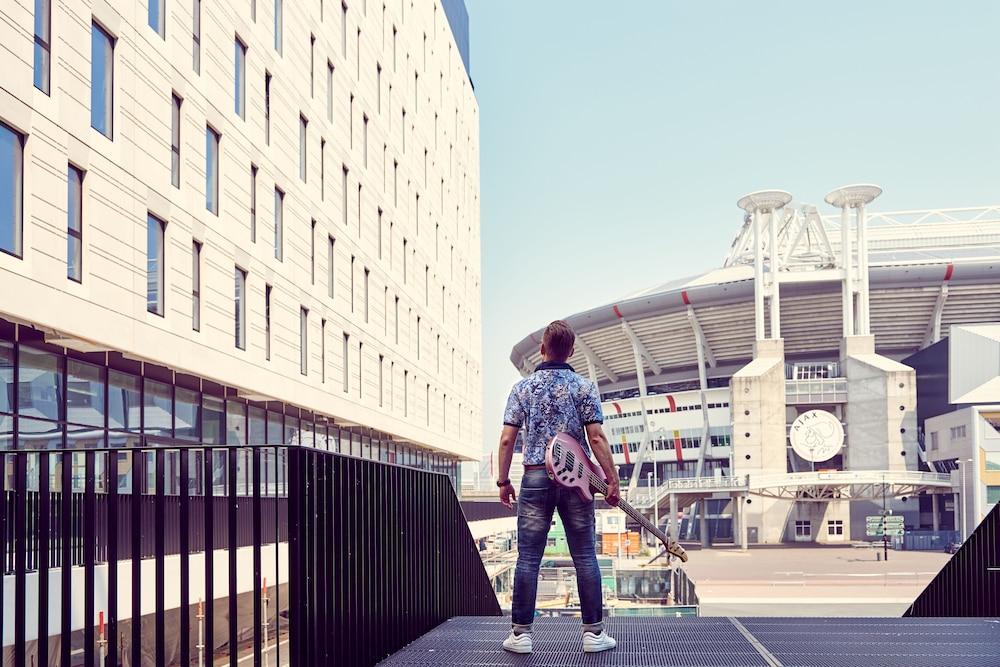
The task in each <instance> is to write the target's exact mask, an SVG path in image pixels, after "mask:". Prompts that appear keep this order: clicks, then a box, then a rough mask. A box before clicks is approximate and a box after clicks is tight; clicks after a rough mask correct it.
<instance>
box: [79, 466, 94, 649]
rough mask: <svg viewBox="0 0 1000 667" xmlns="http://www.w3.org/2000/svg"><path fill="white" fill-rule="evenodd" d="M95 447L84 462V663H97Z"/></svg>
mask: <svg viewBox="0 0 1000 667" xmlns="http://www.w3.org/2000/svg"><path fill="white" fill-rule="evenodd" d="M96 455H97V453H96V452H95V451H94V450H88V451H86V452H84V455H83V457H84V463H83V473H84V475H83V535H82V536H81V538H82V541H83V664H84V667H94V665H95V663H96V662H97V657H96V656H95V655H94V645H95V644H94V617H95V616H96V614H95V613H94V609H95V607H96V604H95V601H94V593H95V591H94V589H95V583H94V582H95V578H94V567H95V560H96V555H97V491H96V488H95V486H96V479H95V478H96V470H95V465H94V458H95V457H96Z"/></svg>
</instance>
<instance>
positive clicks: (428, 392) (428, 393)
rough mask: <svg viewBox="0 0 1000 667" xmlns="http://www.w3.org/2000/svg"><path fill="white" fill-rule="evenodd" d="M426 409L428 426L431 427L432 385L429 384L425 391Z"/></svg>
mask: <svg viewBox="0 0 1000 667" xmlns="http://www.w3.org/2000/svg"><path fill="white" fill-rule="evenodd" d="M424 408H425V410H426V412H427V425H428V426H430V425H431V385H430V383H429V382H428V383H427V385H426V388H425V390H424Z"/></svg>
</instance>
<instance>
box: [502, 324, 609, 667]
mask: <svg viewBox="0 0 1000 667" xmlns="http://www.w3.org/2000/svg"><path fill="white" fill-rule="evenodd" d="M575 341H576V335H575V334H574V333H573V330H572V329H571V328H570V326H569V325H568V324H567V323H566V322H564V321H562V320H556V321H555V322H553V323H552V324H550V325H549V326H548V327H546V328H545V334H544V335H543V336H542V347H541V354H542V363H541V364H539V365H538V367H537V368H536V369H535V372H534V373H532V374H531V375H530V376H528V377H527V378H524V379H523V380H521V381H520V382H518V383H517V384H516V385H514V388H513V389H512V390H511V392H510V397H509V398H508V399H507V409H506V410H505V411H504V426H503V432H502V433H501V435H500V457H499V458H500V477H499V478H498V479H497V486H498V487H499V488H500V502H502V503H503V504H504V505H506V506H507V507H512V503H511V501H512V500H517V549H518V555H517V567H516V568H515V570H514V602H513V609H512V614H511V621H512V626H513V627H512V628H511V632H510V635H509V636H508V637H507V639H505V640H504V643H503V647H504V648H505V649H506V650H508V651H512V652H514V653H531V649H532V642H531V622H532V620H533V618H534V616H535V595H536V592H537V589H538V566H539V564H540V563H541V560H542V552H543V551H544V550H545V542H546V539H547V538H548V534H549V526H550V525H551V523H552V513H553V511H554V510H556V509H558V510H559V516H560V518H561V519H562V522H563V526H564V527H565V528H566V540H567V542H569V550H570V554H571V555H572V556H573V565H574V566H575V567H576V583H577V588H578V590H579V593H580V607H581V612H582V616H583V650H584V651H586V652H588V653H593V652H597V651H606V650H608V649H612V648H614V647H615V646H616V645H617V642H615V640H614V639H613V638H612V637H610V636H609V635H608V633H606V632H604V626H603V623H602V618H603V609H602V600H601V571H600V570H599V569H598V567H597V553H596V550H595V544H594V542H595V531H594V501H593V500H590V501H584V500H583V499H582V498H581V497H580V496H579V495H578V494H577V493H576V491H573V490H571V489H567V488H564V487H560V486H559V485H557V484H556V483H555V482H553V481H552V480H550V479H549V477H548V473H547V472H546V470H545V446H546V445H547V444H548V443H549V441H550V440H552V438H553V436H555V435H556V434H557V433H568V434H569V435H571V436H573V437H574V438H576V440H577V441H578V442H579V443H580V444H581V445H582V446H583V447H584V449H587V442H588V441H589V442H590V447H591V448H592V449H593V453H594V455H595V456H596V457H597V461H598V463H599V464H600V465H601V468H603V469H604V474H605V475H606V476H607V478H608V493H607V495H606V496H605V498H606V500H607V501H608V502H609V503H610V504H612V505H616V504H618V500H619V496H620V490H619V486H618V472H617V471H616V470H615V465H614V461H613V459H612V458H611V449H610V448H609V447H608V440H607V438H606V437H605V436H604V429H603V428H602V427H601V424H602V423H603V422H604V416H603V414H602V413H601V396H600V394H599V393H598V391H597V385H595V384H594V383H593V382H590V381H589V380H586V379H584V378H582V377H581V376H579V375H577V374H576V372H574V370H573V368H572V366H570V365H569V364H568V363H566V360H567V359H569V358H570V357H571V356H573V344H574V342H575ZM522 428H523V429H524V430H525V432H524V438H523V440H524V477H523V478H522V480H521V492H520V499H518V498H517V494H515V493H514V487H513V485H511V483H510V477H509V472H510V465H511V460H512V459H513V457H514V442H515V440H516V439H517V434H518V431H519V430H520V429H522ZM584 433H586V439H585V438H584Z"/></svg>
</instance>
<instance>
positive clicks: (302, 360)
mask: <svg viewBox="0 0 1000 667" xmlns="http://www.w3.org/2000/svg"><path fill="white" fill-rule="evenodd" d="M299 372H300V373H302V374H303V375H308V374H309V309H308V308H305V307H302V308H299Z"/></svg>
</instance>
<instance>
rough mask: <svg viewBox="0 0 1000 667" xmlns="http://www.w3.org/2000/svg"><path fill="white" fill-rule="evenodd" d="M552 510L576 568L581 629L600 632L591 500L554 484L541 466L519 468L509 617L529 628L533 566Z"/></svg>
mask: <svg viewBox="0 0 1000 667" xmlns="http://www.w3.org/2000/svg"><path fill="white" fill-rule="evenodd" d="M556 509H558V510H559V517H560V518H561V519H562V523H563V526H564V527H565V529H566V541H567V542H568V543H569V551H570V554H571V555H572V556H573V565H574V566H575V567H576V585H577V589H578V590H579V593H580V607H581V612H582V616H583V624H584V629H585V630H588V631H593V632H600V631H601V627H602V626H601V619H602V617H603V614H604V610H603V603H602V600H601V571H600V569H599V568H598V567H597V552H596V550H595V539H596V538H595V532H594V501H593V500H590V501H585V500H583V499H582V498H581V497H580V496H579V495H578V494H577V492H576V491H575V490H573V489H567V488H565V487H561V486H559V485H558V484H556V483H555V482H553V481H552V480H550V479H549V477H548V474H547V473H546V471H545V470H543V469H537V470H525V471H524V478H523V479H522V480H521V492H520V494H518V497H517V567H516V568H515V569H514V601H513V604H512V609H511V621H512V622H513V625H514V629H515V630H516V631H519V632H527V631H529V630H530V629H531V621H532V620H533V619H534V617H535V597H536V595H537V593H538V566H539V564H540V563H541V560H542V552H544V551H545V542H546V540H547V538H548V536H549V526H551V525H552V512H553V510H556Z"/></svg>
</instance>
